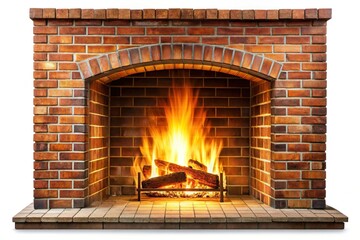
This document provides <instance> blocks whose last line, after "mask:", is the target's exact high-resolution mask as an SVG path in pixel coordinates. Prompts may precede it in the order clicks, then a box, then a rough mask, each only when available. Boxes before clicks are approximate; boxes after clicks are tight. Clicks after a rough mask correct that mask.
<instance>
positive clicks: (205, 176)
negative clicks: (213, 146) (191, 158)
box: [155, 159, 219, 188]
mask: <svg viewBox="0 0 360 240" xmlns="http://www.w3.org/2000/svg"><path fill="white" fill-rule="evenodd" d="M155 164H156V166H157V167H158V168H161V169H164V170H168V171H170V172H184V173H186V175H188V176H189V177H191V178H193V179H196V180H198V182H199V183H200V184H204V185H206V186H209V187H211V188H218V187H219V176H218V175H215V174H211V173H207V172H204V171H201V170H196V169H192V168H189V167H183V166H180V165H177V164H175V163H170V162H167V161H164V160H159V159H156V160H155Z"/></svg>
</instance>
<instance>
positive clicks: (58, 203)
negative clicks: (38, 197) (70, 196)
mask: <svg viewBox="0 0 360 240" xmlns="http://www.w3.org/2000/svg"><path fill="white" fill-rule="evenodd" d="M49 207H50V208H72V200H63V199H61V200H54V199H50V200H49Z"/></svg>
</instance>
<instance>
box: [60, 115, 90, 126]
mask: <svg viewBox="0 0 360 240" xmlns="http://www.w3.org/2000/svg"><path fill="white" fill-rule="evenodd" d="M59 123H73V124H81V123H85V116H60V119H59Z"/></svg>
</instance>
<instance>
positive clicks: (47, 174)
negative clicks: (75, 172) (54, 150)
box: [34, 171, 58, 179]
mask: <svg viewBox="0 0 360 240" xmlns="http://www.w3.org/2000/svg"><path fill="white" fill-rule="evenodd" d="M34 178H35V179H56V178H58V172H57V171H35V172H34Z"/></svg>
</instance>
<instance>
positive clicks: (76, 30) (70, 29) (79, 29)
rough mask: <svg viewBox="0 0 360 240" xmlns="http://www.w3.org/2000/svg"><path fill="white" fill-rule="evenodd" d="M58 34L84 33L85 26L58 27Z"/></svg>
mask: <svg viewBox="0 0 360 240" xmlns="http://www.w3.org/2000/svg"><path fill="white" fill-rule="evenodd" d="M59 33H60V35H85V34H86V28H85V27H60V30H59Z"/></svg>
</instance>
